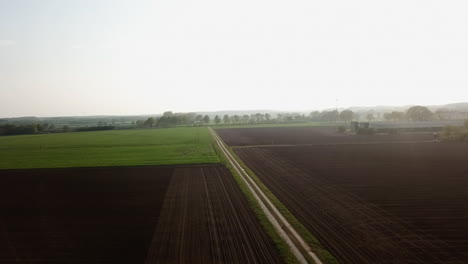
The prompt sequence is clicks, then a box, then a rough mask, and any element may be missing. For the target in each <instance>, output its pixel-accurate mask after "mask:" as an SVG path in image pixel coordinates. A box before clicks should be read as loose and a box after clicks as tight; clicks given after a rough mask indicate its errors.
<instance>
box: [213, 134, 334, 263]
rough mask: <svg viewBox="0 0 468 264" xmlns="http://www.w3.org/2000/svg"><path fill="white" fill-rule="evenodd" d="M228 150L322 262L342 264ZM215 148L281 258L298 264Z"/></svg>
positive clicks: (251, 196) (216, 147)
mask: <svg viewBox="0 0 468 264" xmlns="http://www.w3.org/2000/svg"><path fill="white" fill-rule="evenodd" d="M224 145H225V146H226V149H227V150H228V151H229V153H231V155H232V156H233V157H234V158H235V159H236V161H237V162H238V163H239V164H240V165H241V166H242V167H243V168H244V170H245V171H246V172H247V173H248V174H249V175H250V176H251V177H252V179H253V180H254V181H255V183H256V184H257V185H258V186H259V187H260V189H262V191H263V192H264V193H265V195H266V196H267V197H268V199H270V201H271V202H272V203H273V204H274V205H275V207H276V208H277V209H278V210H279V211H280V213H281V214H282V215H283V216H284V217H285V218H286V220H287V221H288V222H289V223H290V224H291V226H292V227H293V228H294V229H295V230H296V231H297V232H298V233H299V234H300V235H301V237H302V238H303V239H304V240H305V242H306V243H307V244H308V245H309V246H310V247H311V249H312V250H313V251H314V252H315V254H317V256H318V257H319V258H320V260H321V261H322V262H323V263H326V264H338V263H340V262H339V261H338V260H337V259H336V258H335V257H334V256H333V255H332V254H331V253H330V252H329V251H328V250H327V249H325V248H324V247H323V245H322V244H321V243H320V242H319V241H318V239H317V238H316V237H315V236H313V235H312V233H310V232H309V230H307V228H305V227H304V226H303V225H302V224H301V222H299V220H297V218H296V217H295V216H294V215H292V214H291V212H290V211H289V210H288V209H287V208H286V206H285V205H283V203H281V202H280V201H279V200H278V198H276V196H275V195H274V194H273V193H272V192H271V191H270V190H269V189H268V188H267V187H266V186H265V185H264V184H263V182H262V181H261V180H260V179H259V178H258V177H257V175H255V173H254V172H253V171H252V170H250V168H249V167H247V165H245V163H244V162H243V161H242V160H241V159H240V158H239V157H238V156H237V155H236V153H235V152H234V151H233V150H232V148H231V147H230V146H228V145H227V144H224ZM213 147H214V149H215V151H216V152H217V153H218V155H219V157H220V159H221V160H222V162H223V163H224V164H225V165H226V166H227V167H228V169H229V170H230V171H231V173H232V174H233V175H234V178H235V179H236V181H237V183H238V184H239V186H240V187H241V189H242V191H243V192H244V193H245V195H246V197H247V199H248V200H249V203H250V205H251V207H252V209H253V210H254V211H255V214H256V215H257V217H258V219H259V220H260V222H261V224H262V226H263V227H264V228H265V230H266V231H267V233H268V235H269V236H270V237H271V238H272V239H273V241H274V243H275V245H276V247H277V248H278V250H279V252H280V254H281V256H282V257H283V258H284V260H285V261H286V263H298V261H297V259H296V257H295V256H294V255H293V253H292V252H291V250H290V249H289V246H288V245H287V244H286V242H284V241H283V239H281V237H280V236H279V234H278V233H277V232H276V231H275V228H274V227H273V225H272V224H271V222H270V221H269V220H268V218H267V216H266V215H265V213H264V212H263V211H262V209H261V208H260V205H259V204H258V202H257V201H256V200H255V198H254V197H253V194H252V193H251V192H250V191H249V189H248V188H247V186H246V185H245V183H244V182H243V181H242V179H241V178H240V175H238V174H237V172H236V171H235V170H234V169H233V168H232V167H231V165H230V164H229V162H228V161H227V160H226V158H225V157H224V155H223V154H222V151H221V150H220V149H219V147H218V146H217V144H216V143H215V142H213Z"/></svg>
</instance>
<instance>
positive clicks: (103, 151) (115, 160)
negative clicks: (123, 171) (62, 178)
mask: <svg viewBox="0 0 468 264" xmlns="http://www.w3.org/2000/svg"><path fill="white" fill-rule="evenodd" d="M216 162H220V160H219V158H218V156H217V155H216V153H215V151H214V150H213V147H212V139H211V135H210V134H209V132H208V129H207V128H206V127H181V128H167V129H145V130H113V131H99V132H78V133H63V134H43V135H27V136H4V137H0V169H19V168H63V167H95V166H132V165H163V164H167V165H170V164H195V163H216Z"/></svg>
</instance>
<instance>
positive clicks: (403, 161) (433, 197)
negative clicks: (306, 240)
mask: <svg viewBox="0 0 468 264" xmlns="http://www.w3.org/2000/svg"><path fill="white" fill-rule="evenodd" d="M246 130H247V129H245V130H237V131H228V130H218V133H219V134H220V135H222V136H223V137H226V139H225V140H226V141H227V142H230V143H231V144H235V145H244V146H245V145H246V144H252V145H261V144H265V145H270V144H271V142H270V143H269V141H270V140H271V139H275V140H277V142H281V144H284V145H287V144H296V145H297V146H264V147H261V146H259V147H239V148H234V150H235V152H236V153H237V154H238V155H239V157H240V158H241V159H242V160H243V161H244V162H245V163H246V165H247V166H248V167H249V168H250V169H252V170H253V172H254V173H255V174H256V175H257V176H258V177H259V178H260V179H261V180H262V182H263V183H264V184H265V185H266V186H267V187H268V188H269V189H270V190H271V191H272V192H273V193H274V194H275V195H276V196H277V197H278V198H279V200H280V201H281V202H282V203H283V204H284V205H286V207H287V208H288V209H289V210H290V211H291V213H292V214H293V215H294V216H295V217H296V218H298V219H299V220H300V221H301V222H302V223H303V224H304V225H305V226H306V227H307V229H309V230H310V231H311V232H312V233H313V234H314V235H316V236H317V238H318V239H319V240H320V241H321V242H322V243H323V244H324V245H325V246H326V247H327V248H328V249H329V250H330V251H331V252H332V253H333V254H334V255H335V256H336V257H337V258H339V259H340V260H341V261H342V262H343V263H460V264H461V263H467V262H468V239H467V237H468V192H466V190H467V189H468V177H467V175H468V166H466V164H467V163H468V156H467V155H466V153H468V146H467V145H456V144H447V143H410V141H425V140H421V139H428V140H430V136H429V135H424V134H420V133H417V134H402V135H395V136H390V135H387V136H366V137H359V136H351V135H349V136H348V135H338V134H336V133H335V132H334V131H332V130H329V131H328V132H327V131H326V129H324V128H295V129H289V128H288V129H285V128H280V129H278V131H275V130H277V129H276V128H271V129H255V130H253V131H247V132H245V131H246ZM268 130H270V131H268ZM288 131H289V132H290V133H288ZM262 132H265V134H266V139H263V138H262V136H261V133H262ZM353 137H354V138H357V139H353ZM334 138H336V140H333V139H334ZM376 139H378V140H376ZM402 139H404V140H402ZM410 139H411V140H410ZM413 139H414V140H413ZM392 141H395V142H400V144H377V143H376V142H387V143H388V142H392ZM404 141H406V142H407V143H401V142H404ZM372 142H373V143H372ZM324 143H325V144H324ZM358 143H372V144H358ZM278 144H279V143H278ZM310 144H312V145H310Z"/></svg>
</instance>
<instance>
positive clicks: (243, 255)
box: [146, 166, 282, 264]
mask: <svg viewBox="0 0 468 264" xmlns="http://www.w3.org/2000/svg"><path fill="white" fill-rule="evenodd" d="M146 263H147V264H150V263H282V260H281V258H280V257H279V255H278V253H277V251H276V249H275V247H274V245H273V244H272V242H271V241H270V239H269V237H268V235H267V234H266V233H265V232H264V231H263V229H262V227H261V225H260V223H259V222H258V220H257V219H256V217H255V215H254V214H253V212H252V211H251V209H250V208H249V205H248V203H247V200H246V199H245V197H243V194H242V192H241V190H240V188H239V187H238V186H237V183H236V182H235V180H234V179H233V177H232V176H231V175H230V173H229V171H228V170H227V169H226V168H225V167H222V166H212V167H205V168H199V169H197V170H190V171H187V170H185V171H184V170H179V169H176V170H175V172H174V175H173V178H172V181H171V184H170V186H169V188H168V191H167V194H166V198H165V201H164V205H163V208H162V211H161V220H160V221H159V223H158V225H157V227H156V230H155V232H154V238H153V242H152V244H151V247H150V249H149V251H148V256H147V259H146Z"/></svg>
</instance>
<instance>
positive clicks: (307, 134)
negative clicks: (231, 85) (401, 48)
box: [216, 127, 434, 146]
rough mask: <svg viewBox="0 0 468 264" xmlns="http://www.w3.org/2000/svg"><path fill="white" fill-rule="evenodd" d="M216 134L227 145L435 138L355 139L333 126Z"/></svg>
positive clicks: (423, 138)
mask: <svg viewBox="0 0 468 264" xmlns="http://www.w3.org/2000/svg"><path fill="white" fill-rule="evenodd" d="M216 132H217V133H218V135H219V136H221V138H222V139H223V140H224V142H226V144H228V145H230V146H250V145H304V144H310V145H315V144H317V145H320V144H349V143H372V142H410V141H431V140H433V139H434V138H433V135H432V133H428V132H421V133H402V134H398V135H389V134H382V135H381V134H376V135H360V136H354V135H349V134H340V133H337V130H336V127H274V128H271V127H259V128H227V129H217V130H216Z"/></svg>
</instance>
